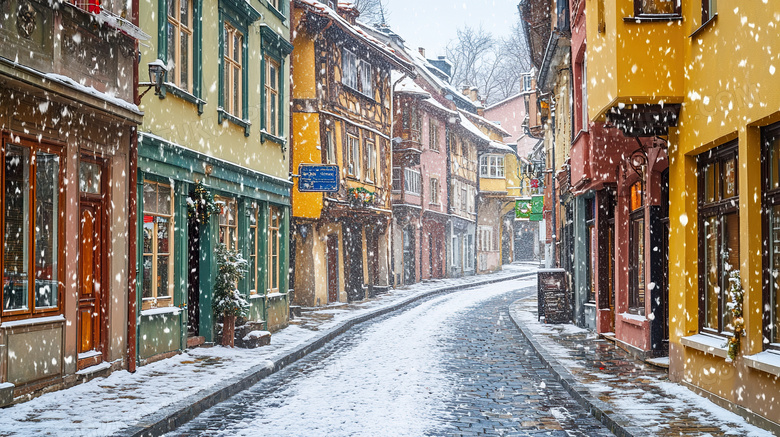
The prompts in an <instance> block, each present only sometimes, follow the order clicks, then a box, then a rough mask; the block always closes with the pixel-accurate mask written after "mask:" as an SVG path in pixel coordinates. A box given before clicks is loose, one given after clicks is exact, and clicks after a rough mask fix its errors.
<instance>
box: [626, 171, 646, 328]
mask: <svg viewBox="0 0 780 437" xmlns="http://www.w3.org/2000/svg"><path fill="white" fill-rule="evenodd" d="M642 192H643V189H642V181H641V180H639V181H636V182H635V183H634V184H633V185H631V197H630V199H629V207H630V208H631V215H630V219H629V233H628V247H629V262H628V272H629V284H628V311H629V312H630V313H632V314H640V315H644V314H645V289H646V287H645V210H644V208H643V198H642Z"/></svg>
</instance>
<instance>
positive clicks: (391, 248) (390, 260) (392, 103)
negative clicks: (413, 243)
mask: <svg viewBox="0 0 780 437" xmlns="http://www.w3.org/2000/svg"><path fill="white" fill-rule="evenodd" d="M407 76H408V75H407V74H406V73H404V74H403V76H401V77H399V78H398V80H397V81H395V82H392V81H390V192H389V193H388V195H389V199H387V200H388V202H389V203H390V211H392V210H393V186H392V185H393V147H394V143H393V138H395V137H394V136H393V132H394V130H395V86H396V84H398V83H399V82H401V81H402V80H404V79H406V77H407ZM377 164H379V163H378V162H377ZM420 178H421V179H422V175H421V176H420ZM403 182H404V172H401V200H402V201H403V200H404V199H405V197H404V196H405V193H404V189H403ZM394 222H395V218H394V217H393V216H392V214H391V216H390V231H389V232H388V238H387V240H388V241H387V248H388V250H389V251H390V256H389V257H387V258H388V264H389V265H388V266H387V275H388V276H392V281H388V284H392V285H393V286H394V287H395V285H396V283H395V268H394V267H395V247H394V246H395V238H393V231H394V229H395V223H394ZM401 244H403V242H402V243H401ZM401 260H402V261H401V262H402V263H403V255H402V256H401ZM388 279H390V278H388Z"/></svg>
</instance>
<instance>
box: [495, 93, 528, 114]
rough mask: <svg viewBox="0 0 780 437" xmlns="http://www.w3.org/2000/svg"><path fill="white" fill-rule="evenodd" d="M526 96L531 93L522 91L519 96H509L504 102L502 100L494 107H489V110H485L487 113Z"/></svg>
mask: <svg viewBox="0 0 780 437" xmlns="http://www.w3.org/2000/svg"><path fill="white" fill-rule="evenodd" d="M526 94H531V91H521V92H519V93H517V94H515V95H513V96H509V97H507V98H505V99H504V100H502V101H500V102H496V103H493V104H492V105H489V106H488V107H487V108H485V111H489V110H491V109H493V108H496V107H498V106H501V105H503V104H505V103H509V102H511V101H512V100H515V99H516V98H518V97H523V96H525V95H526Z"/></svg>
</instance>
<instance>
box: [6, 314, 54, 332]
mask: <svg viewBox="0 0 780 437" xmlns="http://www.w3.org/2000/svg"><path fill="white" fill-rule="evenodd" d="M62 322H65V316H63V315H62V314H60V315H57V316H49V317H35V318H29V319H20V320H12V321H9V322H3V323H2V324H0V328H2V329H8V328H14V327H19V326H30V325H43V324H45V323H62Z"/></svg>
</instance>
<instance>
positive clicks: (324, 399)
mask: <svg viewBox="0 0 780 437" xmlns="http://www.w3.org/2000/svg"><path fill="white" fill-rule="evenodd" d="M535 282H536V281H535V278H531V279H527V280H520V281H507V282H501V283H497V284H491V285H486V286H481V287H476V288H471V289H466V290H463V291H458V292H455V293H451V294H448V295H445V296H439V297H435V298H431V299H429V300H427V301H425V302H423V303H421V304H419V305H417V306H414V307H412V308H410V309H408V310H405V311H403V312H402V313H400V314H399V313H394V314H390V315H386V316H383V317H382V318H379V319H377V320H375V321H372V322H368V323H366V324H363V325H361V326H360V327H358V328H357V329H356V330H355V331H354V332H352V333H350V335H348V336H343V337H342V338H340V339H338V340H336V341H334V342H333V343H332V344H331V345H329V346H327V347H326V348H324V349H322V350H321V351H319V352H317V353H315V354H312V355H311V356H309V357H307V358H306V359H304V360H302V361H301V362H299V363H297V364H295V365H294V366H291V367H289V368H287V369H285V370H283V371H281V372H279V373H278V374H276V375H274V376H273V377H271V378H268V379H266V380H264V381H262V382H260V383H258V384H257V385H256V386H254V387H253V388H251V389H250V390H248V391H247V392H245V393H242V394H240V395H237V396H235V397H234V398H233V399H231V400H229V401H227V402H224V403H222V404H219V405H217V406H215V407H213V408H212V409H210V410H209V411H207V412H206V413H204V414H203V415H201V416H200V417H198V418H197V419H195V420H194V421H192V422H190V423H189V424H187V425H186V426H185V427H183V428H182V429H180V430H178V431H177V432H175V433H172V434H173V435H193V434H199V433H202V434H205V435H215V434H219V435H258V433H262V434H264V435H280V436H301V435H339V436H341V435H365V436H379V435H393V436H421V435H476V434H477V433H479V434H488V435H530V434H537V433H540V432H545V431H547V432H553V433H555V432H556V431H557V432H558V433H562V432H563V430H566V433H567V434H568V435H587V436H597V435H609V434H610V433H609V431H608V430H606V429H605V428H604V427H603V426H602V425H601V424H600V423H598V422H597V421H596V420H595V419H594V418H592V417H591V416H590V415H589V414H588V412H587V411H586V410H585V409H583V408H582V407H581V406H579V405H578V404H577V403H576V402H575V401H573V400H572V399H571V397H570V396H569V395H568V394H567V393H566V392H565V391H564V390H563V388H562V387H561V386H560V385H559V384H558V383H557V382H555V381H554V380H553V379H552V378H551V376H550V374H549V372H548V371H547V370H546V369H545V368H544V366H543V364H542V363H541V362H540V361H539V359H538V358H537V357H536V355H535V354H534V353H533V352H532V350H531V349H530V346H529V344H528V343H527V342H524V341H523V340H522V336H521V335H520V334H519V332H518V331H517V329H516V328H515V326H514V325H512V322H511V321H510V320H509V318H508V314H507V310H508V305H509V303H511V302H512V301H514V300H515V299H517V298H518V297H519V296H520V295H521V292H520V290H521V289H522V288H526V289H527V287H529V286H531V287H533V285H534V284H535Z"/></svg>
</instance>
